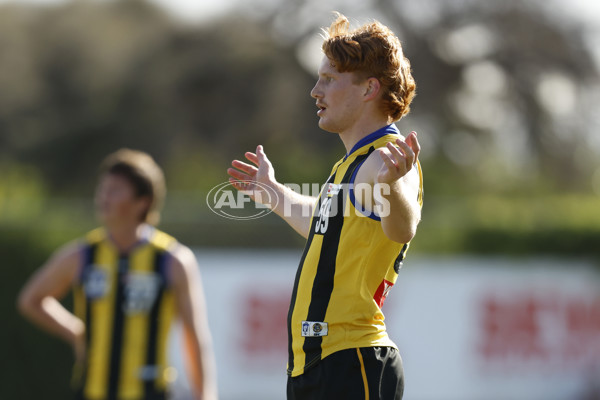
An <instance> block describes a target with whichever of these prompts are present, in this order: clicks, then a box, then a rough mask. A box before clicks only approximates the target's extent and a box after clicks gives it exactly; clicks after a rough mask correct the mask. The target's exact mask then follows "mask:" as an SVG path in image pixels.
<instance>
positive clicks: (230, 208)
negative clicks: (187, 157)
mask: <svg viewBox="0 0 600 400" xmlns="http://www.w3.org/2000/svg"><path fill="white" fill-rule="evenodd" d="M236 184H237V185H240V186H241V187H242V188H246V189H242V190H238V189H236V188H235V187H234V186H233V185H232V184H231V183H230V182H223V183H221V184H219V185H217V186H215V187H213V188H212V189H211V190H210V191H209V192H208V194H207V195H206V204H207V205H208V208H210V210H211V211H212V212H214V213H215V214H217V215H219V216H221V217H224V218H227V219H236V220H249V219H256V218H260V217H264V216H265V215H267V214H270V213H271V212H273V209H275V207H277V204H278V197H277V194H276V193H275V191H274V190H273V189H271V188H270V187H269V186H267V185H264V184H262V183H260V182H255V181H239V182H237V183H236Z"/></svg>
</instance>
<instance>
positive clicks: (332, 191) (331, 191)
mask: <svg viewBox="0 0 600 400" xmlns="http://www.w3.org/2000/svg"><path fill="white" fill-rule="evenodd" d="M342 187H343V185H342V184H339V185H338V184H335V183H330V184H329V185H327V197H331V196H335V195H336V194H338V193H339V192H340V190H341V189H342Z"/></svg>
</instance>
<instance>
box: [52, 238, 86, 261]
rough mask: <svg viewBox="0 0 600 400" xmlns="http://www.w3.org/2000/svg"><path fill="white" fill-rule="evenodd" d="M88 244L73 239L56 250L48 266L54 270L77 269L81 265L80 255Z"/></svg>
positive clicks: (81, 240) (84, 241) (82, 240)
mask: <svg viewBox="0 0 600 400" xmlns="http://www.w3.org/2000/svg"><path fill="white" fill-rule="evenodd" d="M87 246H88V243H87V241H86V240H84V239H75V240H72V241H70V242H67V243H66V244H64V245H62V246H60V247H59V248H57V249H56V250H55V251H54V253H53V254H52V256H51V257H50V260H49V262H48V264H50V265H53V266H54V268H77V267H79V265H80V264H81V260H82V254H83V251H84V249H85V248H86V247H87Z"/></svg>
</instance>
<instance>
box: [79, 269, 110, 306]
mask: <svg viewBox="0 0 600 400" xmlns="http://www.w3.org/2000/svg"><path fill="white" fill-rule="evenodd" d="M109 288H110V283H109V281H108V271H107V269H106V267H105V266H103V265H92V266H91V268H90V269H89V270H88V272H87V273H86V275H85V277H84V278H83V290H84V292H85V295H86V297H87V298H88V299H98V298H101V297H104V296H106V294H107V293H108V291H109Z"/></svg>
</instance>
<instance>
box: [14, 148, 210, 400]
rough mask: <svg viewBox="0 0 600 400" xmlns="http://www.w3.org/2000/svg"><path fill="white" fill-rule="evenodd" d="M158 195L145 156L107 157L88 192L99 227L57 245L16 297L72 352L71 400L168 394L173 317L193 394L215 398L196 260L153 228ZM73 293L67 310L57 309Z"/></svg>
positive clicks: (156, 175) (154, 168)
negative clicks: (92, 195) (179, 327)
mask: <svg viewBox="0 0 600 400" xmlns="http://www.w3.org/2000/svg"><path fill="white" fill-rule="evenodd" d="M165 193H166V188H165V182H164V176H163V172H162V170H161V169H160V167H159V166H158V165H157V164H156V163H155V162H154V160H153V159H152V157H150V156H149V155H148V154H146V153H143V152H140V151H134V150H129V149H122V150H119V151H117V152H115V153H113V154H111V155H109V156H108V157H107V158H106V159H105V161H104V162H103V164H102V166H101V175H100V180H99V184H98V187H97V191H96V195H95V204H96V207H97V210H98V215H99V219H100V221H101V222H102V227H101V228H98V229H96V230H93V231H92V232H90V233H88V234H87V235H86V236H85V238H83V239H82V240H77V241H75V242H73V243H69V244H67V245H66V246H64V247H62V248H61V249H59V250H58V251H57V252H56V253H55V254H54V255H53V256H52V257H51V258H50V260H49V261H48V262H47V263H46V264H45V265H44V266H43V267H42V268H41V269H40V270H39V271H37V273H36V274H34V275H33V277H32V278H31V279H30V280H29V282H27V284H26V285H25V287H24V288H23V289H22V291H21V294H20V296H19V300H18V306H19V309H20V311H21V313H22V314H23V315H24V316H26V317H27V318H28V319H30V320H31V321H32V322H33V323H35V324H36V325H38V326H39V327H40V328H42V329H44V330H45V331H47V332H49V333H51V334H54V335H56V336H58V337H60V338H62V339H63V340H65V341H66V342H67V343H69V344H70V345H71V346H72V347H73V349H74V352H75V358H76V364H75V372H74V377H73V381H74V386H75V390H76V398H77V399H128V400H133V399H140V400H141V399H152V400H154V399H156V400H158V399H166V398H168V389H169V384H170V383H171V382H172V381H173V380H174V379H175V378H176V371H175V370H174V369H173V367H170V366H169V364H168V359H167V347H168V334H169V331H170V330H171V328H172V326H173V321H174V318H176V317H178V318H179V319H180V321H181V323H182V327H183V335H184V344H185V354H186V355H187V362H188V363H187V371H188V375H189V381H190V386H191V388H192V391H193V394H194V398H195V399H203V400H215V399H216V398H217V394H216V382H215V366H214V360H213V355H212V347H211V339H210V333H209V330H208V324H207V319H206V310H205V304H204V294H203V288H202V283H201V280H200V273H199V270H198V265H197V262H196V259H195V257H194V254H193V253H192V251H191V250H190V249H189V248H187V247H185V246H183V245H182V244H180V243H178V242H177V241H176V240H175V239H174V238H173V237H171V236H169V235H167V234H165V233H163V232H161V231H159V230H158V229H156V228H155V227H154V225H156V224H157V223H158V220H159V211H160V208H161V205H162V202H163V200H164V197H165ZM71 289H72V290H73V293H74V307H75V310H74V314H73V313H71V312H69V311H68V310H66V309H65V308H64V307H63V306H62V305H61V303H59V300H60V299H61V298H62V297H64V296H65V295H66V293H67V292H68V291H69V290H71Z"/></svg>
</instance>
